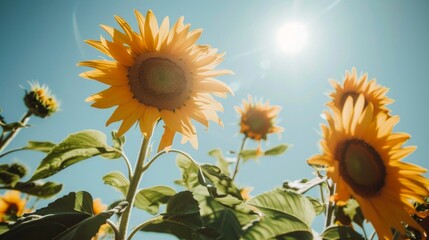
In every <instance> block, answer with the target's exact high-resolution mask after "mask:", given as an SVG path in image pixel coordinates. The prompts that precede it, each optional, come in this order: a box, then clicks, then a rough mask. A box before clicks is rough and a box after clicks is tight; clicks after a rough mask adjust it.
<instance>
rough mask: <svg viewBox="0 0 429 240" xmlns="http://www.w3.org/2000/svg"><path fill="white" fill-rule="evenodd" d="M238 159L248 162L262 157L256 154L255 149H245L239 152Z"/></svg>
mask: <svg viewBox="0 0 429 240" xmlns="http://www.w3.org/2000/svg"><path fill="white" fill-rule="evenodd" d="M240 157H241V159H243V160H244V161H247V160H250V159H258V158H260V157H262V154H261V153H259V154H258V150H257V149H245V150H242V151H241V152H240Z"/></svg>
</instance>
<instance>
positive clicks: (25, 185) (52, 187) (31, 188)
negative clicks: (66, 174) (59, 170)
mask: <svg viewBox="0 0 429 240" xmlns="http://www.w3.org/2000/svg"><path fill="white" fill-rule="evenodd" d="M62 188H63V185H62V184H60V183H54V182H45V183H40V182H18V183H16V184H15V186H14V187H13V188H12V189H15V190H18V191H20V192H23V193H27V194H29V195H33V196H37V197H39V198H49V197H52V196H53V195H55V194H57V193H59V192H60V191H61V189H62Z"/></svg>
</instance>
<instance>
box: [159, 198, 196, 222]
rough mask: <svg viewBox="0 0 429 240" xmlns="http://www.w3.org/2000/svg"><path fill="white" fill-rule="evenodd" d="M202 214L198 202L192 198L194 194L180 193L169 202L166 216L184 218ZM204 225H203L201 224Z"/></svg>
mask: <svg viewBox="0 0 429 240" xmlns="http://www.w3.org/2000/svg"><path fill="white" fill-rule="evenodd" d="M196 213H197V214H198V215H199V213H200V208H199V207H198V202H197V200H195V199H194V197H193V196H192V192H190V191H183V192H178V193H177V194H175V195H174V196H172V197H171V198H170V199H169V200H168V204H167V211H166V213H165V214H164V215H165V216H183V215H192V214H196ZM201 224H202V223H201Z"/></svg>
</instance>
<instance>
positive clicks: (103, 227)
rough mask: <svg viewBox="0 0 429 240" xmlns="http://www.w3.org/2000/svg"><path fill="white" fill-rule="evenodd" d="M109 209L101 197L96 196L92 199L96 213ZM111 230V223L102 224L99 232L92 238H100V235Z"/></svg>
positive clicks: (95, 239)
mask: <svg viewBox="0 0 429 240" xmlns="http://www.w3.org/2000/svg"><path fill="white" fill-rule="evenodd" d="M106 209H107V205H106V204H103V203H102V202H101V199H99V198H96V199H94V200H93V201H92V211H93V213H94V215H97V214H99V213H101V212H102V211H105V210H106ZM108 231H109V224H107V223H106V224H103V225H101V226H100V229H99V230H98V232H97V234H96V235H95V236H94V237H93V238H92V240H97V239H99V238H100V236H102V235H104V234H106V233H108Z"/></svg>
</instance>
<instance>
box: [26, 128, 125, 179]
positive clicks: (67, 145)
mask: <svg viewBox="0 0 429 240" xmlns="http://www.w3.org/2000/svg"><path fill="white" fill-rule="evenodd" d="M115 151H117V150H116V149H115V148H112V147H110V146H108V145H107V144H106V135H104V134H103V133H102V132H100V131H96V130H84V131H81V132H78V133H74V134H71V135H69V136H68V137H67V138H66V139H64V140H63V141H62V142H61V143H60V144H58V145H56V146H55V147H54V148H52V149H51V151H50V152H49V153H48V155H47V156H46V157H45V158H44V159H43V160H42V162H41V163H40V165H39V167H38V168H37V169H36V171H35V173H34V175H33V176H32V177H31V179H30V181H35V180H38V179H42V178H47V177H49V176H52V175H54V174H56V173H57V172H59V171H61V170H63V169H65V168H67V167H69V166H70V165H73V164H75V163H78V162H80V161H82V160H85V159H88V158H91V157H94V156H98V155H102V156H103V155H104V156H109V155H108V154H110V153H114V152H115Z"/></svg>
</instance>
